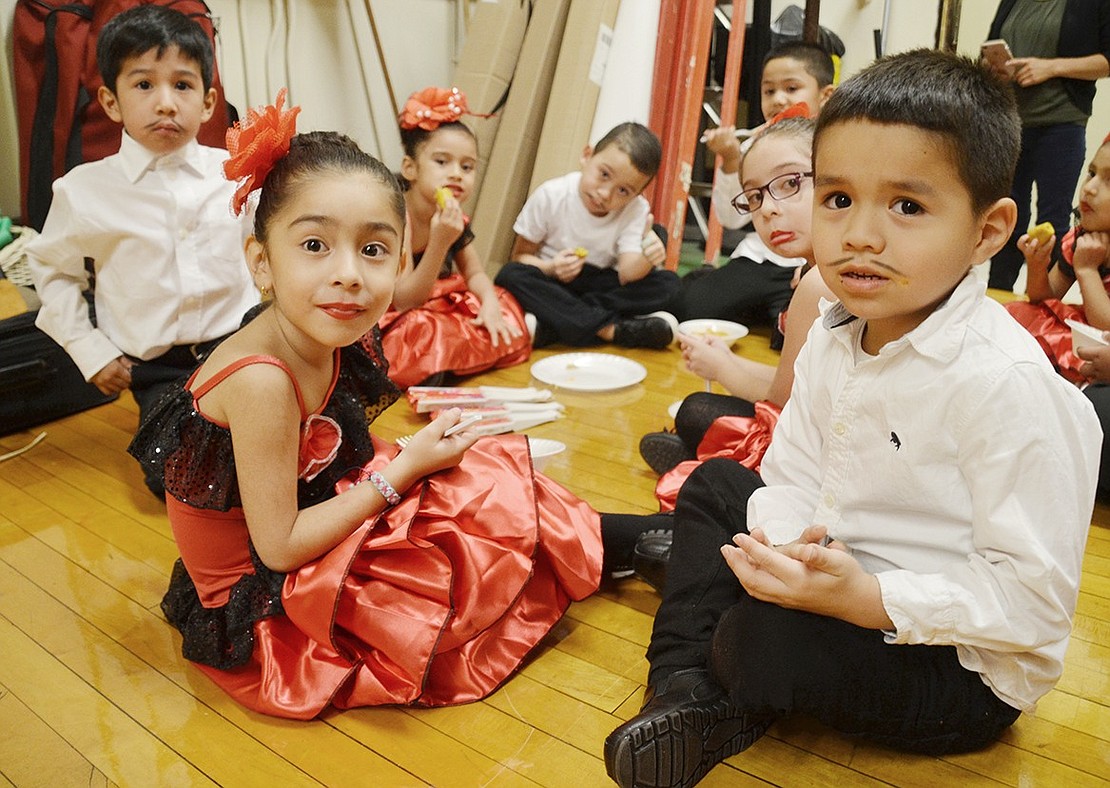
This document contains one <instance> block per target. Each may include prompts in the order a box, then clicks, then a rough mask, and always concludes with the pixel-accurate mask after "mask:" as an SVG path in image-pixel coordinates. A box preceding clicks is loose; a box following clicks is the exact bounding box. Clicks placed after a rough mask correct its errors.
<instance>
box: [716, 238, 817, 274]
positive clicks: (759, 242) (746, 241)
mask: <svg viewBox="0 0 1110 788" xmlns="http://www.w3.org/2000/svg"><path fill="white" fill-rule="evenodd" d="M732 256H733V257H746V258H748V259H749V260H751V261H752V262H755V263H765V262H767V261H768V260H770V261H771V262H772V263H774V264H775V265H779V266H782V267H783V268H789V267H790V266H792V265H795V264H797V265H801V264H802V263H804V262H805V260H804V259H803V258H800V257H783V256H782V255H780V254H775V253H774V252H772V251H771V250H770V249H768V248H767V244H765V243H763V239H762V238H760V237H759V234H758V233H755V232H750V233H748V234H747V235H745V236H744V237H743V238H742V239H741V240H740V243H739V244H737V246H736V249H735V250H734V251H733V253H732Z"/></svg>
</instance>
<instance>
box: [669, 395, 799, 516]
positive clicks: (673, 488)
mask: <svg viewBox="0 0 1110 788" xmlns="http://www.w3.org/2000/svg"><path fill="white" fill-rule="evenodd" d="M780 413H782V409H781V408H779V407H778V406H777V405H775V404H774V403H772V402H767V401H766V400H763V401H760V402H757V403H755V416H751V417H749V416H721V417H720V418H718V419H716V420H715V421H714V422H713V423H712V424H711V425H710V426H709V429H708V430H706V432H705V437H703V438H702V439H701V443H699V444H698V458H697V459H696V460H686V461H685V462H680V463H679V464H678V465H676V466H675V467H673V468H671V469H670V470H669V471H667V472H666V473H664V474H663V475H662V476H660V477H659V481H658V482H656V483H655V497H656V499H658V501H659V511H661V512H670V511H673V510H674V505H675V501H677V500H678V491H679V490H681V489H682V485H683V484H684V483H685V482H686V479H687V477H689V475H690V474H691V473H693V472H694V469H695V468H697V467H698V466H699V465H701V464H702V463H703V462H705V461H706V460H710V459H713V458H715V457H727V458H728V459H732V460H736V461H737V462H738V463H740V464H741V465H743V466H744V467H745V468H750V469H752V470H753V471H755V472H756V473H759V465H760V463H762V462H763V455H764V454H766V453H767V447H768V446H770V445H771V434H772V433H773V432H774V431H775V425H776V424H778V422H779V414H780Z"/></svg>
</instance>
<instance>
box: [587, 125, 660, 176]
mask: <svg viewBox="0 0 1110 788" xmlns="http://www.w3.org/2000/svg"><path fill="white" fill-rule="evenodd" d="M611 146H615V147H616V148H617V149H618V150H622V151H624V152H625V153H627V154H628V158H629V159H631V160H632V166H633V167H635V168H636V169H637V170H638V171H639V172H640V173H641V174H642V175H646V176H647V177H648V179H649V180H650V179H652V178H654V177H655V174H656V173H657V172H659V163H660V162H661V161H662V160H663V145H662V143H660V142H659V138H658V137H656V136H655V133H654V132H653V131H652V130H651V129H649V128H648V127H647V126H645V125H643V124H642V123H632V122H629V123H621V124H620V125H618V126H615V127H614V128H613V129H611V130H610V131H609V133H608V134H606V135H605V136H604V137H602V138H601V139H600V140H598V141H597V144H596V145H594V153H600V152H601V151H603V150H605V149H606V148H608V147H611Z"/></svg>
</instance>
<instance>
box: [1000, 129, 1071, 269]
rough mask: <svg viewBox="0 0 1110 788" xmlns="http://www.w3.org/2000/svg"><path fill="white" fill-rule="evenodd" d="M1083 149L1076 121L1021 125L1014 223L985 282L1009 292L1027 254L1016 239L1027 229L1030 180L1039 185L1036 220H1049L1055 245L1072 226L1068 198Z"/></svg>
mask: <svg viewBox="0 0 1110 788" xmlns="http://www.w3.org/2000/svg"><path fill="white" fill-rule="evenodd" d="M1086 153H1087V130H1086V128H1085V127H1084V126H1081V125H1078V124H1075V123H1060V124H1057V125H1055V126H1040V127H1038V128H1031V129H1022V132H1021V155H1020V156H1018V163H1017V170H1016V171H1015V172H1014V186H1013V189H1011V191H1010V196H1011V197H1013V198H1014V202H1016V203H1017V209H1018V215H1017V225H1016V226H1015V227H1014V233H1013V235H1011V236H1010V240H1009V241H1007V242H1006V245H1005V246H1004V247H1002V250H1001V251H999V253H998V254H996V255H995V256H994V257H993V258H992V259H991V268H990V277H989V279H988V285H989V286H990V287H996V288H998V289H1000V290H1013V289H1014V281H1015V280H1016V279H1017V275H1018V271H1020V270H1021V266H1022V264H1023V263H1024V262H1025V258H1023V257H1022V255H1021V252H1020V251H1018V248H1017V242H1018V238H1020V237H1021V236H1022V234H1024V233H1025V232H1026V231H1028V229H1029V225H1030V224H1031V222H1030V215H1031V212H1032V211H1031V208H1030V200H1031V199H1032V194H1033V184H1034V183H1035V184H1037V224H1040V223H1041V222H1052V226H1053V227H1055V228H1056V243H1057V245H1058V244H1059V242H1060V239H1061V238H1063V237H1064V233H1065V232H1067V230H1068V228H1069V227H1070V226H1071V221H1070V220H1071V208H1072V198H1073V197H1074V196H1075V185H1076V184H1077V183H1078V182H1079V173H1080V172H1082V171H1083V159H1084V157H1085V156H1086Z"/></svg>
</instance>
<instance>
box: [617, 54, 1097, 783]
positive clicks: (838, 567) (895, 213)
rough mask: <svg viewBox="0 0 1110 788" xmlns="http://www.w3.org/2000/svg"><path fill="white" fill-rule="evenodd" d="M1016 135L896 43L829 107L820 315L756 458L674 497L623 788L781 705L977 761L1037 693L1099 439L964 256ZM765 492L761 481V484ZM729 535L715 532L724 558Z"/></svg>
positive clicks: (1000, 92) (723, 740) (743, 732)
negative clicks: (827, 300) (974, 755)
mask: <svg viewBox="0 0 1110 788" xmlns="http://www.w3.org/2000/svg"><path fill="white" fill-rule="evenodd" d="M1020 139H1021V124H1020V121H1019V120H1018V116H1017V112H1016V109H1015V106H1014V101H1013V96H1012V94H1011V93H1010V92H1009V91H1008V90H1007V89H1006V87H1005V85H1004V84H1003V83H1001V82H1000V81H998V80H997V79H996V78H995V77H993V76H992V75H991V74H990V73H989V72H987V71H986V70H985V69H984V68H982V67H981V66H979V65H978V64H975V63H973V62H971V61H970V60H967V59H965V58H959V57H957V56H954V55H950V54H945V53H941V52H936V51H930V50H918V51H915V52H908V53H905V54H902V55H896V56H893V57H890V58H886V59H883V60H880V61H878V62H877V63H876V64H874V65H872V66H870V67H869V68H867V69H865V70H864V71H863V72H861V73H860V74H859V75H858V76H856V77H854V78H853V79H850V80H848V81H847V82H846V83H845V84H844V85H843V86H842V87H841V88H840V89H839V90H838V91H837V92H836V94H835V95H834V96H833V97H832V98H831V99H830V100H829V102H828V103H827V104H826V105H825V108H824V109H823V110H822V113H821V116H820V118H819V120H818V125H817V132H816V136H815V139H814V150H813V153H814V173H815V174H814V218H813V228H812V230H813V238H814V251H815V256H816V260H817V265H818V268H819V269H820V271H821V274H822V276H823V278H824V279H825V281H826V283H827V284H828V286H829V288H830V289H831V290H832V291H833V293H834V294H836V296H837V297H838V298H839V299H840V301H839V302H838V303H836V304H833V305H828V306H827V307H826V309H825V312H824V317H823V320H820V321H818V322H817V323H815V324H814V326H813V329H812V330H811V331H810V334H809V338H808V340H807V342H806V345H805V347H804V348H803V349H802V351H801V354H800V355H799V358H798V362H797V374H796V377H795V381H794V389H793V393H792V395H791V398H790V401H789V402H788V403H787V405H786V408H785V409H784V410H783V414H782V418H781V419H780V421H779V424H778V427H777V429H776V431H775V434H774V438H773V440H772V443H771V447H770V449H769V451H768V452H767V455H766V457H765V458H764V461H763V464H762V466H761V473H762V479H760V477H758V476H756V475H755V474H753V473H751V472H750V471H748V470H747V469H745V468H743V467H742V466H740V465H738V464H737V463H734V462H731V461H728V460H711V461H709V462H707V463H705V464H703V465H702V466H701V467H700V468H699V469H698V470H697V471H695V473H694V474H693V475H691V477H690V479H689V480H688V481H687V483H686V485H685V486H684V487H683V489H682V492H681V493H680V494H679V499H678V506H677V508H676V510H675V529H674V544H673V548H672V552H671V557H670V563H669V565H668V572H667V580H666V586H665V588H664V592H663V602H662V604H661V605H660V607H659V611H658V613H657V615H656V619H655V627H654V630H653V633H652V640H651V645H650V646H649V648H648V659H649V661H650V663H651V670H650V673H649V677H648V683H649V685H650V687H651V689H650V690H649V699H648V702H647V703H646V705H645V706H644V708H643V710H642V711H641V712H640V714H639V715H638V716H636V717H635V718H633V719H632V720H631V721H630V722H628V723H626V724H624V725H622V726H621V727H619V728H618V729H617V730H616V731H614V732H613V733H612V734H611V735H610V736H609V738H608V739H607V741H606V745H605V754H606V765H607V768H608V770H609V774H610V776H612V777H613V778H614V779H615V780H616V781H617V782H618V783H620V784H621V785H625V786H627V785H633V784H635V785H656V786H661V785H684V786H686V785H693V784H694V783H695V782H697V781H698V780H699V779H701V777H702V776H704V775H705V774H706V773H708V771H709V770H710V769H712V768H713V766H714V765H715V764H717V763H719V762H720V761H721V760H723V759H724V758H727V757H729V756H731V755H733V754H735V753H737V752H740V751H741V750H743V749H745V748H746V747H748V746H750V745H751V744H752V743H754V742H755V741H756V740H757V739H758V738H759V737H760V736H761V735H762V734H763V733H764V732H765V731H766V730H767V728H768V727H769V726H770V725H771V724H772V722H773V721H774V719H776V718H777V717H779V716H786V715H790V714H794V713H804V714H808V715H811V716H813V717H815V718H817V719H818V720H821V721H822V722H824V723H825V724H826V725H829V726H830V727H832V728H835V729H837V730H840V731H842V732H844V733H847V734H851V735H854V736H860V737H863V738H865V739H868V740H870V741H873V742H878V743H880V744H882V745H884V746H888V747H893V748H898V749H903V750H909V751H916V752H925V753H930V754H934V755H937V754H945V753H955V752H962V751H968V750H974V749H978V748H981V747H985V746H987V745H988V744H989V743H990V742H992V741H993V740H994V739H995V738H997V737H998V735H999V734H1000V733H1002V731H1004V730H1005V729H1006V728H1007V727H1008V726H1010V725H1011V724H1013V722H1014V721H1015V720H1016V719H1017V718H1018V716H1019V715H1020V713H1021V711H1023V710H1030V709H1032V708H1033V706H1034V704H1035V703H1036V701H1037V699H1038V698H1040V697H1041V696H1043V695H1044V694H1045V693H1046V692H1048V691H1049V690H1050V689H1051V688H1052V686H1053V685H1054V684H1055V682H1056V681H1057V680H1058V679H1059V677H1060V673H1061V670H1062V668H1063V658H1064V652H1065V650H1066V648H1067V642H1068V636H1069V634H1070V629H1071V619H1072V616H1073V614H1074V610H1075V603H1076V598H1077V596H1078V589H1079V576H1080V565H1081V562H1082V556H1083V549H1084V544H1085V540H1086V532H1087V528H1088V525H1089V523H1090V515H1091V510H1092V506H1093V500H1094V488H1095V476H1096V473H1097V470H1098V457H1099V446H1100V443H1101V432H1100V430H1099V426H1098V422H1097V420H1096V419H1095V418H1094V414H1093V412H1092V409H1091V407H1090V405H1089V403H1087V402H1086V400H1085V399H1084V397H1083V395H1082V394H1081V393H1080V392H1079V391H1078V389H1076V388H1075V387H1074V386H1072V385H1070V384H1069V383H1068V382H1067V381H1065V380H1064V379H1063V378H1061V377H1060V376H1059V375H1057V374H1056V373H1055V372H1054V371H1053V370H1052V368H1051V367H1050V365H1049V364H1048V363H1047V362H1046V360H1045V358H1044V354H1043V351H1041V350H1040V348H1039V347H1038V346H1037V344H1036V343H1035V342H1034V341H1031V338H1030V337H1029V336H1028V335H1027V334H1026V333H1025V332H1024V330H1023V329H1022V328H1021V326H1019V325H1018V324H1017V323H1016V322H1014V321H1013V319H1012V318H1010V317H1009V315H1008V314H1007V313H1006V312H1005V310H1004V309H1003V308H1002V307H1001V306H1000V305H998V304H997V303H995V302H994V301H991V300H990V299H988V298H987V297H986V295H985V288H984V286H983V284H981V283H980V282H979V281H978V280H977V278H976V277H975V275H974V274H973V273H972V271H971V267H972V266H974V265H978V264H979V263H982V262H983V261H985V260H987V259H989V258H990V256H991V255H992V254H993V253H994V252H996V251H997V250H998V249H999V248H1000V247H1001V246H1002V244H1004V243H1005V242H1006V239H1007V238H1008V237H1009V235H1010V232H1011V230H1012V229H1013V226H1014V221H1015V217H1016V214H1017V209H1016V206H1015V204H1014V202H1013V200H1012V199H1010V197H1009V189H1010V179H1011V178H1012V177H1013V171H1014V166H1015V164H1016V161H1017V154H1018V150H1019V147H1020ZM764 485H766V486H764ZM730 542H731V543H730Z"/></svg>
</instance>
